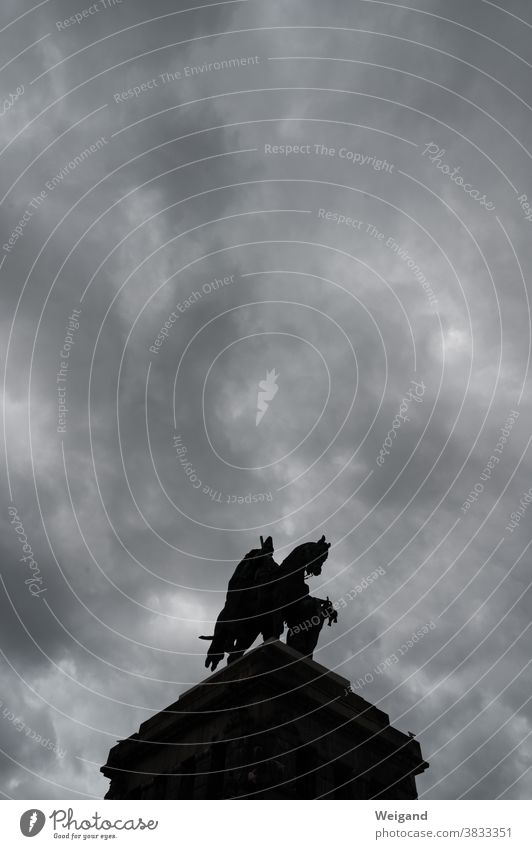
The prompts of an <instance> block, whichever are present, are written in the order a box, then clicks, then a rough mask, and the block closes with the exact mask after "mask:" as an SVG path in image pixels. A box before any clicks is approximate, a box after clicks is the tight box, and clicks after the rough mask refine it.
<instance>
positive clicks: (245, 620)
mask: <svg viewBox="0 0 532 849" xmlns="http://www.w3.org/2000/svg"><path fill="white" fill-rule="evenodd" d="M260 541H261V547H260V548H255V549H253V550H252V551H250V552H248V554H246V556H245V557H244V559H243V560H242V561H241V562H240V563H239V564H238V566H237V567H236V569H235V571H234V574H233V576H232V578H231V580H230V581H229V585H228V588H227V596H226V601H225V606H224V608H223V610H222V611H221V613H220V615H219V616H218V619H217V621H216V625H215V628H214V634H213V635H212V636H201V637H200V639H201V640H211V645H210V647H209V650H208V652H207V659H206V661H205V666H206V667H207V668H209V667H212V670H213V671H214V670H215V669H216V667H217V666H218V664H219V663H220V661H222V660H223V659H224V655H225V654H227V655H228V658H227V662H228V663H232V662H233V661H235V660H237V659H238V658H239V657H242V655H243V654H244V652H245V651H246V650H247V649H248V648H249V647H250V646H251V645H252V644H253V643H254V642H255V640H256V639H257V637H258V636H259V634H262V637H263V639H264V640H268V639H271V638H274V639H278V638H279V637H280V636H281V634H282V633H283V631H284V627H285V625H286V626H287V627H288V634H287V639H286V642H287V645H289V646H292V648H295V649H297V650H298V651H300V652H301V653H302V654H304V655H306V656H307V657H312V653H313V651H314V649H315V647H316V644H317V642H318V637H319V634H320V631H321V628H322V626H323V622H324V620H325V619H329V625H331V623H332V622H336V620H337V618H338V614H337V612H336V611H335V610H334V609H333V607H332V604H331V602H330V601H329V599H328V598H327V599H320V598H314V597H312V596H311V595H310V594H309V588H308V586H307V584H306V582H305V578H306V577H308V576H310V575H320V574H321V569H322V566H323V564H324V563H325V561H326V559H327V556H328V553H329V548H330V543H328V542H326V541H325V536H322V538H321V539H320V540H318V542H305V543H303V545H298V546H297V548H295V549H294V550H293V551H292V552H291V553H290V554H289V555H288V557H287V558H286V560H283V562H282V563H281V565H280V566H279V565H278V564H277V563H276V562H275V560H274V559H273V552H274V548H273V541H272V538H271V537H268V538H267V539H266V540H265V541H263V539H262V537H261V538H260ZM301 626H303V627H301Z"/></svg>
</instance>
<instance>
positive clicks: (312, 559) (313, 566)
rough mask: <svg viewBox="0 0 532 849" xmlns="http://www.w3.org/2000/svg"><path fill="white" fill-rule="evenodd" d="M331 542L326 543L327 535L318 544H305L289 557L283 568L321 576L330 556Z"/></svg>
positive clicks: (295, 549)
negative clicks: (301, 570)
mask: <svg viewBox="0 0 532 849" xmlns="http://www.w3.org/2000/svg"><path fill="white" fill-rule="evenodd" d="M330 547H331V543H330V542H326V541H325V534H324V535H323V536H322V538H321V539H320V540H318V542H304V543H303V544H302V545H298V546H297V548H294V550H293V551H292V552H291V554H289V555H288V557H287V558H286V560H284V561H283V567H288V569H289V570H290V571H292V570H298V569H304V570H305V574H307V575H321V567H322V566H323V564H324V563H325V561H326V560H327V557H328V555H329V548H330Z"/></svg>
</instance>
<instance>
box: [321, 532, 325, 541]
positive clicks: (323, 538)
mask: <svg viewBox="0 0 532 849" xmlns="http://www.w3.org/2000/svg"><path fill="white" fill-rule="evenodd" d="M320 542H325V534H323V536H322V538H321V539H320Z"/></svg>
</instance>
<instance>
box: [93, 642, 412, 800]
mask: <svg viewBox="0 0 532 849" xmlns="http://www.w3.org/2000/svg"><path fill="white" fill-rule="evenodd" d="M348 690H349V681H347V679H345V678H342V677H341V676H340V675H337V674H336V673H334V672H331V671H329V670H328V669H326V668H325V667H324V666H322V665H321V664H319V663H316V661H314V660H309V659H307V658H305V657H303V656H302V655H300V654H299V652H297V651H295V650H294V649H292V648H289V647H288V646H287V645H285V643H281V642H280V641H278V640H272V641H270V642H267V643H264V644H263V645H261V646H259V647H258V648H256V649H252V650H251V651H250V652H248V653H247V654H245V655H244V656H243V657H242V658H240V660H238V661H236V662H235V663H233V664H231V665H230V666H225V667H224V668H223V669H220V670H219V671H217V672H215V673H213V674H212V675H210V676H209V677H208V678H207V679H205V681H202V682H201V683H200V684H197V685H196V686H195V687H192V688H191V689H190V690H187V691H186V692H184V693H182V695H181V696H180V697H179V699H178V701H177V702H175V703H174V704H172V705H170V706H169V707H168V708H166V709H165V710H162V711H160V713H157V714H155V716H152V717H151V718H150V719H147V720H146V721H145V722H143V723H142V725H141V726H140V728H139V731H138V733H136V734H132V735H131V737H128V738H127V739H125V740H122V741H120V742H119V743H118V744H117V745H116V746H114V747H113V748H112V749H111V750H110V752H109V757H108V760H107V763H106V764H105V766H103V767H102V768H101V772H103V774H104V775H105V776H106V777H107V778H110V779H111V785H110V788H109V791H108V793H107V794H106V796H105V798H106V799H240V798H245V799H321V798H324V799H417V791H416V783H415V776H416V775H419V774H420V773H421V772H423V771H424V770H425V769H427V767H428V764H427V763H426V762H425V761H424V760H423V757H422V755H421V749H420V746H419V743H418V742H417V741H416V740H415V739H414V738H413V737H412V736H410V735H407V734H403V733H402V732H400V731H398V730H397V729H395V728H392V727H391V726H390V723H389V718H388V716H387V714H385V713H383V712H382V711H381V710H378V708H376V707H374V706H373V705H371V704H370V703H369V702H367V701H365V699H363V698H361V697H360V696H358V695H356V694H355V693H351V692H349V691H348Z"/></svg>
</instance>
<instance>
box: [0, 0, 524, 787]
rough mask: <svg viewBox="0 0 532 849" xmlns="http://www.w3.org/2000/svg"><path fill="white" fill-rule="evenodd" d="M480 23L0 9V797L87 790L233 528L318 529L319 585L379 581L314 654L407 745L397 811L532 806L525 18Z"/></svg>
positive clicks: (167, 677)
mask: <svg viewBox="0 0 532 849" xmlns="http://www.w3.org/2000/svg"><path fill="white" fill-rule="evenodd" d="M107 5H108V6H109V7H108V8H104V6H105V7H107ZM504 6H505V8H504V9H502V6H499V5H497V3H492V2H487V0H470V2H468V3H461V2H458V0H445V2H444V0H424V2H423V3H417V6H416V4H412V5H408V4H401V5H399V4H397V3H394V2H390V3H387V2H377V1H376V0H375V2H374V0H364V2H362V0H356V2H349V0H328V2H327V3H324V2H319V0H290V2H288V3H287V2H286V0H231V2H222V3H217V2H213V3H209V4H203V3H201V2H189V0H187V2H186V3H181V2H179V3H176V2H170V0H153V2H151V3H149V4H146V3H142V2H140V0H123V2H122V3H118V2H116V3H114V4H113V3H111V2H110V0H106V3H105V4H103V3H102V2H101V0H100V2H99V3H97V4H95V5H93V6H90V4H89V3H88V2H87V4H86V5H83V4H82V3H81V2H76V3H74V2H67V0H64V2H59V0H44V2H40V3H37V4H35V6H34V7H33V8H32V7H31V6H30V4H29V3H28V2H27V0H23V2H22V3H21V2H20V0H4V2H3V3H2V10H1V13H0V14H1V20H0V38H1V39H2V45H3V50H2V68H1V73H2V80H3V84H2V87H1V96H2V98H3V99H4V103H3V106H2V110H1V111H2V113H3V114H2V115H1V116H0V145H1V153H0V155H1V157H2V165H3V167H2V169H1V171H0V192H1V198H0V200H1V204H0V216H1V239H0V242H1V245H2V247H1V250H0V262H1V263H2V265H1V266H0V275H1V287H0V299H1V309H0V327H1V338H2V355H3V362H4V364H5V371H4V382H3V390H2V391H3V401H4V405H5V419H4V420H5V440H3V441H2V451H3V452H4V453H3V463H2V474H1V486H2V502H3V505H4V506H3V509H2V513H1V522H2V526H1V527H2V533H1V541H0V545H1V547H2V551H1V555H0V564H1V566H0V571H1V578H2V586H1V587H0V589H1V592H2V609H3V613H2V617H1V620H0V622H1V624H0V627H1V631H2V637H1V648H2V656H1V658H0V660H1V664H2V665H1V669H2V691H1V694H0V698H1V700H2V705H0V750H1V752H2V754H1V770H2V791H3V794H4V796H5V797H7V798H74V799H75V798H80V799H81V798H92V797H95V798H101V797H102V796H103V795H104V793H105V792H106V790H107V786H108V782H107V781H106V780H104V779H103V778H102V777H101V776H100V774H99V771H98V770H99V767H100V765H101V764H102V763H104V762H105V760H106V757H107V753H108V750H109V748H110V747H111V746H113V745H114V743H115V742H116V740H117V739H119V738H122V737H125V736H128V735H129V734H131V733H133V732H135V731H136V730H137V729H138V726H139V724H140V722H142V721H143V720H145V719H146V718H148V717H149V716H150V715H152V714H153V713H154V712H156V711H158V710H160V709H162V708H163V707H165V706H167V705H168V704H170V703H172V702H173V701H175V700H176V699H177V697H178V695H179V694H180V693H181V692H182V691H183V690H185V689H187V688H189V687H190V686H192V685H193V684H195V683H197V682H198V681H200V680H202V679H203V678H204V677H205V674H206V670H205V669H204V651H205V648H206V644H205V643H200V642H199V641H198V635H199V634H205V633H210V632H212V628H213V625H214V621H215V620H216V617H217V615H218V612H219V610H220V609H221V607H222V606H223V603H224V596H225V590H226V586H227V581H228V579H229V577H230V576H231V574H232V572H233V570H234V567H235V565H236V563H237V562H238V561H239V560H240V559H241V558H242V557H243V555H244V554H245V553H246V552H247V551H249V550H250V549H251V548H254V547H255V546H256V545H257V544H258V538H259V535H260V534H271V535H272V536H273V539H274V544H275V547H276V557H277V560H278V562H280V561H281V560H282V559H283V558H284V557H285V556H286V555H287V554H288V553H289V551H290V550H291V548H293V547H294V546H295V545H297V544H299V543H300V542H303V541H305V540H315V539H318V538H319V537H320V536H321V535H322V533H325V534H326V536H327V539H328V540H329V541H330V542H331V543H332V546H331V549H330V553H329V559H328V561H327V563H326V565H325V567H324V570H323V573H322V576H321V577H320V578H313V579H311V580H310V581H309V585H310V588H311V592H312V593H313V594H315V595H317V596H320V597H324V596H325V595H329V597H330V598H331V599H335V600H339V599H341V598H343V597H346V593H347V592H349V591H350V590H351V589H352V588H354V587H356V586H357V585H359V586H360V581H361V580H362V579H363V578H364V577H365V576H368V575H371V573H372V572H373V571H374V570H376V569H378V568H380V569H381V573H380V574H379V577H378V579H377V580H374V581H373V583H371V585H370V586H368V587H367V588H365V589H363V592H358V593H357V594H356V595H355V596H354V598H353V599H352V600H349V599H347V601H346V602H344V603H343V604H342V605H341V608H340V610H339V620H338V623H337V624H336V626H334V627H333V628H330V629H329V628H325V629H324V631H323V632H322V635H321V638H320V643H319V646H318V649H317V651H316V653H315V658H316V660H318V661H319V662H320V663H322V664H324V665H325V666H327V667H328V668H330V669H333V670H335V671H336V672H338V673H339V674H341V675H343V676H344V677H345V678H347V679H348V680H349V681H350V682H352V685H353V687H354V688H355V689H357V691H359V692H360V693H361V695H363V696H364V698H366V699H368V700H369V701H371V702H372V703H374V704H376V705H377V706H378V707H379V708H381V709H382V710H384V711H386V712H387V713H388V714H389V715H390V721H391V722H392V724H394V725H396V726H397V727H398V728H399V729H401V730H403V731H405V732H406V731H411V732H414V733H415V734H416V735H417V737H418V739H419V741H420V743H421V747H422V751H423V755H424V757H425V758H426V760H428V761H429V762H430V769H429V770H428V771H427V772H426V773H425V774H424V776H423V777H421V778H420V779H419V780H418V790H419V793H420V795H422V796H425V797H426V798H452V799H454V798H458V797H465V798H496V797H503V798H509V799H512V798H529V797H530V793H531V786H532V777H531V773H530V772H529V770H530V767H531V766H532V746H531V744H530V740H529V735H530V733H531V730H532V728H531V716H530V708H529V703H528V702H529V699H530V683H529V682H530V668H529V663H530V632H529V630H528V629H529V627H530V608H531V605H530V592H529V587H530V562H531V557H530V551H529V548H528V546H529V545H530V542H531V535H530V527H531V523H530V518H531V516H532V507H530V504H529V501H530V500H532V499H531V496H530V495H528V490H529V487H530V485H531V483H532V480H531V475H530V462H531V457H530V449H529V442H530V438H531V433H530V399H529V391H528V390H529V373H528V366H529V353H530V339H531V332H530V312H529V302H528V294H527V290H528V287H529V279H528V274H529V269H530V266H531V262H532V256H531V249H530V245H531V238H530V235H531V233H532V230H531V228H532V221H531V220H530V219H531V218H532V214H531V211H530V208H529V207H527V203H528V202H529V199H530V198H532V181H531V177H530V175H531V174H532V169H531V167H530V158H531V156H532V149H531V145H530V139H531V134H530V127H531V117H532V116H531V109H532V104H531V103H529V100H530V75H531V71H532V46H531V45H532V42H531V38H530V36H531V27H532V16H531V14H530V7H529V4H528V3H527V2H526V0H506V2H505V4H504ZM179 7H182V9H180V8H179ZM84 12H85V13H84ZM76 13H77V14H78V19H77V20H76V17H73V19H71V20H70V21H69V20H68V18H69V17H70V16H75V15H76ZM34 199H35V200H34ZM530 202H531V205H532V201H530ZM65 340H66V341H65ZM273 371H274V372H275V375H274V376H273V377H272V375H271V374H270V378H269V381H267V373H271V372H273ZM261 381H267V389H266V390H265V391H266V395H268V396H269V395H272V394H274V393H273V390H271V386H272V382H273V384H274V385H276V386H277V387H278V388H277V392H276V393H275V394H274V397H273V398H272V399H271V400H270V401H268V400H266V405H267V409H266V411H265V412H264V415H263V417H262V419H261V421H260V422H259V424H256V416H257V403H258V400H259V398H258V393H259V392H260V391H262V390H261V388H260V387H259V382H261ZM268 388H269V390H270V391H269V392H268ZM60 405H62V407H61V406H60ZM64 407H66V408H67V409H66V410H65V409H63V408H64ZM176 445H177V447H178V449H179V450H176ZM4 460H5V461H6V462H5V463H4ZM471 493H472V494H471ZM531 493H532V490H531ZM525 494H527V495H526V497H525ZM468 499H469V500H468ZM466 505H467V506H466ZM527 511H529V512H527ZM512 514H513V517H512ZM24 546H27V547H26V548H25V547H24ZM30 552H31V553H30ZM23 557H26V560H21V558H23ZM28 558H29V559H28ZM382 572H384V574H382ZM32 581H33V582H32ZM346 598H347V597H346ZM344 604H345V606H344ZM426 625H429V626H430V627H429V628H426V629H425V630H426V631H427V633H423V634H422V636H421V637H418V638H416V642H415V644H412V640H411V641H410V645H409V644H408V641H409V640H410V638H411V637H412V635H413V634H414V633H415V632H416V630H418V629H419V630H421V629H422V628H423V626H426ZM394 658H395V659H394ZM396 661H397V662H396ZM384 665H385V666H386V671H385V672H383V673H381V674H379V672H378V671H376V670H377V668H378V667H379V666H380V667H381V668H382V667H383V666H384ZM364 679H365V680H364ZM361 681H362V682H363V686H361ZM37 735H39V736H40V738H41V742H40V743H39V736H37ZM48 741H49V742H48Z"/></svg>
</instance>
